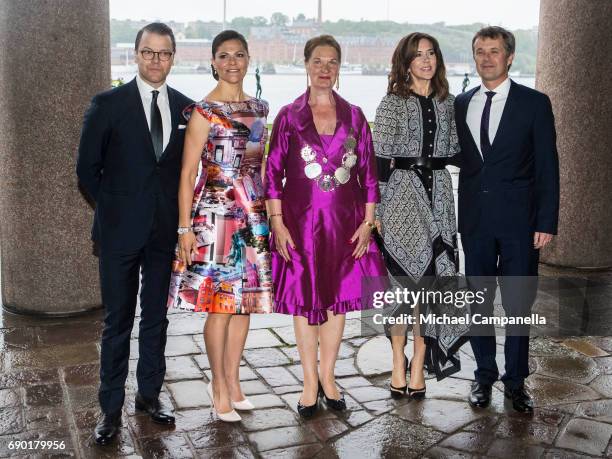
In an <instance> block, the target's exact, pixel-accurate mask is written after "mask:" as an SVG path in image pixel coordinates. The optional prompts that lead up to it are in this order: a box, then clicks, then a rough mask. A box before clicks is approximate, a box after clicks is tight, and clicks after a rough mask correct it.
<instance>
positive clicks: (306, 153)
mask: <svg viewBox="0 0 612 459" xmlns="http://www.w3.org/2000/svg"><path fill="white" fill-rule="evenodd" d="M300 155H301V156H302V159H303V160H304V161H306V162H307V163H309V162H310V161H314V160H315V158H316V157H317V154H316V153H315V152H314V151H313V149H312V148H311V147H310V145H304V146H303V147H302V150H301V151H300Z"/></svg>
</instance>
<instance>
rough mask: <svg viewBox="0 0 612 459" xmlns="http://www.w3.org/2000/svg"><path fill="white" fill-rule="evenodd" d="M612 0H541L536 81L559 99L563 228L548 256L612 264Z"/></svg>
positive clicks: (571, 262)
mask: <svg viewBox="0 0 612 459" xmlns="http://www.w3.org/2000/svg"><path fill="white" fill-rule="evenodd" d="M611 23H612V1H609V0H541V3H540V25H539V43H538V64H537V75H536V88H537V89H539V90H540V91H543V92H545V93H546V94H548V95H549V96H550V98H551V100H552V105H553V109H554V112H555V118H556V126H557V136H558V140H557V146H558V149H559V161H560V167H561V211H560V215H559V235H558V237H557V238H556V239H555V241H554V243H553V244H552V245H551V246H550V248H547V249H546V250H544V251H543V254H542V261H543V262H545V263H550V264H554V265H560V266H569V267H597V268H602V267H610V266H612V234H611V231H612V206H611V201H610V197H611V196H612V128H611V127H612V103H611V102H610V101H611V100H612V87H611V86H610V84H609V81H610V75H612V59H611V57H610V56H612V40H611V39H610V24H611Z"/></svg>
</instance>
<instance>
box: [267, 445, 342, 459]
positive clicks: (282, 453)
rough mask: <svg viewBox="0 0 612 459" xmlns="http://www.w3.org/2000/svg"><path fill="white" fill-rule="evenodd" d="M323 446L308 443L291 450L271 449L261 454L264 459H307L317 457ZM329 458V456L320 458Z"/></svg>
mask: <svg viewBox="0 0 612 459" xmlns="http://www.w3.org/2000/svg"><path fill="white" fill-rule="evenodd" d="M322 450H323V445H321V444H320V443H310V444H308V445H303V446H292V447H291V448H280V449H273V450H271V451H265V452H263V453H262V454H261V457H263V458H264V459H309V458H311V457H315V456H316V457H319V456H318V454H317V453H320V452H322ZM322 457H331V456H322Z"/></svg>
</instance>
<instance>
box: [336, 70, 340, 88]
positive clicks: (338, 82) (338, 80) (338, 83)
mask: <svg viewBox="0 0 612 459" xmlns="http://www.w3.org/2000/svg"><path fill="white" fill-rule="evenodd" d="M338 89H340V74H338V77H337V78H336V91H337V90H338Z"/></svg>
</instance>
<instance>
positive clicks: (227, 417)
mask: <svg viewBox="0 0 612 459" xmlns="http://www.w3.org/2000/svg"><path fill="white" fill-rule="evenodd" d="M206 392H207V393H208V397H209V398H210V402H211V404H212V407H213V410H215V412H216V413H217V416H218V417H219V419H221V420H222V421H224V422H238V421H242V418H241V417H240V415H239V414H238V413H236V410H232V411H228V412H227V413H219V411H218V410H217V408H215V398H214V397H213V390H212V383H209V384H208V386H207V387H206Z"/></svg>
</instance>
